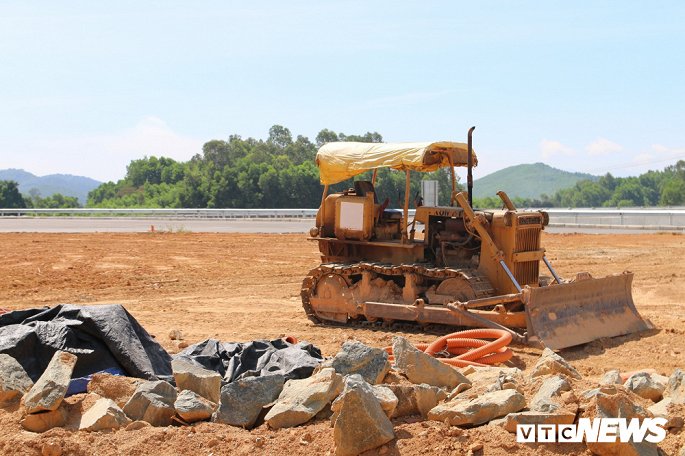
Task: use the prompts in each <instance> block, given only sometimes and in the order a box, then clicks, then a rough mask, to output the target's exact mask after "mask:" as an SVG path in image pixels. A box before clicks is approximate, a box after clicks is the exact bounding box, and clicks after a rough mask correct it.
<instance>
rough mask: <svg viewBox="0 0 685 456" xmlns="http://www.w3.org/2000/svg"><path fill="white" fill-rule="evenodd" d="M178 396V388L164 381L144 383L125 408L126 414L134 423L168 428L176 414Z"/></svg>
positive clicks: (139, 386)
mask: <svg viewBox="0 0 685 456" xmlns="http://www.w3.org/2000/svg"><path fill="white" fill-rule="evenodd" d="M176 396H177V393H176V388H174V387H173V386H171V385H170V384H169V383H167V382H165V381H163V380H158V381H154V382H144V383H141V384H140V385H138V387H137V388H136V392H135V393H133V396H132V397H131V399H129V400H128V402H127V403H126V405H125V406H124V413H126V415H127V416H128V417H129V418H131V419H132V420H134V421H147V422H148V423H150V424H151V425H153V426H168V425H170V424H171V418H172V417H173V416H174V413H175V410H174V402H175V401H176Z"/></svg>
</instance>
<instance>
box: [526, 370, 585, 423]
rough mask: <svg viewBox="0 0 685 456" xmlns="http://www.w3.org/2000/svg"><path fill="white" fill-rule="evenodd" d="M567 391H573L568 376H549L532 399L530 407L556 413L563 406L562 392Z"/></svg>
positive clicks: (539, 410)
mask: <svg viewBox="0 0 685 456" xmlns="http://www.w3.org/2000/svg"><path fill="white" fill-rule="evenodd" d="M566 391H571V385H570V384H569V382H568V381H567V380H566V378H564V377H562V376H560V375H554V376H552V377H547V378H546V379H545V380H544V381H543V382H542V385H540V388H539V389H538V391H537V393H535V396H533V399H532V400H531V401H530V409H531V410H534V411H537V412H544V413H554V412H556V411H557V410H559V409H561V408H562V407H563V405H564V404H563V402H562V400H561V394H562V393H563V392H566ZM574 415H575V413H574Z"/></svg>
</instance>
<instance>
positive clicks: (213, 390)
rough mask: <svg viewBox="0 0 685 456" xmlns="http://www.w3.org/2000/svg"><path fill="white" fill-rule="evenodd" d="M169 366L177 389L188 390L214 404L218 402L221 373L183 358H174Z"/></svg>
mask: <svg viewBox="0 0 685 456" xmlns="http://www.w3.org/2000/svg"><path fill="white" fill-rule="evenodd" d="M171 368H172V370H173V372H174V380H175V381H176V386H177V387H178V389H179V390H190V391H193V392H195V393H197V394H199V395H200V396H202V397H204V398H205V399H207V400H209V401H211V402H214V403H215V404H216V403H218V402H219V399H220V398H221V374H219V373H218V372H215V371H211V370H208V369H205V368H203V367H202V366H200V365H198V364H196V363H194V362H192V361H190V360H188V359H184V358H176V359H174V360H173V361H172V362H171Z"/></svg>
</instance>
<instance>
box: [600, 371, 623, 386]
mask: <svg viewBox="0 0 685 456" xmlns="http://www.w3.org/2000/svg"><path fill="white" fill-rule="evenodd" d="M599 384H600V385H617V384H623V381H621V372H620V371H619V370H618V369H611V370H609V371H606V372H605V373H604V376H602V379H601V380H600V381H599Z"/></svg>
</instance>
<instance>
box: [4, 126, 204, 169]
mask: <svg viewBox="0 0 685 456" xmlns="http://www.w3.org/2000/svg"><path fill="white" fill-rule="evenodd" d="M203 143H204V141H203V140H200V139H196V138H192V137H189V136H184V135H181V134H179V133H176V132H175V131H174V130H172V129H171V127H169V125H167V124H166V123H165V122H164V121H163V120H161V119H160V118H158V117H154V116H148V117H145V118H143V119H141V120H140V121H139V122H138V123H137V124H136V125H135V126H134V127H132V128H128V129H125V130H122V131H119V132H115V133H107V134H99V135H88V136H78V137H68V138H53V139H43V140H39V141H33V142H29V143H24V144H13V145H12V147H11V148H9V147H8V146H5V145H3V144H0V146H4V147H3V148H5V149H9V150H11V149H14V150H22V151H23V153H22V154H20V155H19V154H15V155H14V156H13V157H11V159H10V160H8V162H9V163H7V164H6V165H5V166H7V167H16V168H23V169H25V170H27V171H29V172H32V173H34V174H38V175H44V174H52V173H68V174H77V175H83V176H88V177H92V178H94V179H98V180H118V179H121V178H123V177H124V174H125V173H126V166H127V165H128V164H129V163H130V162H131V160H135V159H138V158H143V157H144V156H152V155H155V156H165V157H170V158H173V159H175V160H183V161H185V160H189V159H190V158H191V157H192V156H193V155H195V154H197V153H200V152H201V151H202V144H203Z"/></svg>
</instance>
